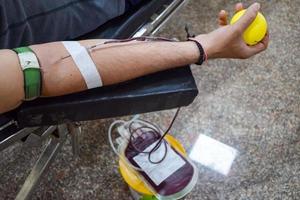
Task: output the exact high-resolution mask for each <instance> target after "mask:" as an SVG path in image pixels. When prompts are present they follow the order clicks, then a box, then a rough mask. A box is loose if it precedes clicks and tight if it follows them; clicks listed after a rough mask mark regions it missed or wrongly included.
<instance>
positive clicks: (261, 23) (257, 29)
mask: <svg viewBox="0 0 300 200" xmlns="http://www.w3.org/2000/svg"><path fill="white" fill-rule="evenodd" d="M245 12H246V10H241V11H239V12H237V13H236V14H235V15H234V16H233V17H232V19H231V21H230V24H234V23H235V22H236V21H238V19H239V18H240V17H241V16H243V15H244V13H245ZM267 28H268V24H267V21H266V19H265V17H264V16H263V15H262V14H261V13H260V12H258V14H257V16H256V18H255V19H254V21H253V22H252V24H250V26H249V27H248V28H247V29H246V31H245V32H244V34H243V38H244V41H245V42H246V43H247V44H249V45H255V44H257V43H259V42H260V41H261V40H262V39H263V38H264V37H265V35H266V33H267Z"/></svg>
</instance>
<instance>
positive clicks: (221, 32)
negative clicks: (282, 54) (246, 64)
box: [195, 3, 269, 59]
mask: <svg viewBox="0 0 300 200" xmlns="http://www.w3.org/2000/svg"><path fill="white" fill-rule="evenodd" d="M242 9H243V5H242V4H241V3H238V4H236V6H235V10H236V12H238V11H240V10H242ZM259 9H260V4H258V3H254V4H252V5H251V6H250V7H249V8H248V9H247V11H246V13H245V14H244V15H243V16H242V17H241V18H240V19H239V20H238V21H237V22H236V23H235V24H233V25H228V22H227V15H228V14H227V12H226V11H225V10H222V11H220V13H219V25H220V27H219V28H218V29H216V30H214V31H213V32H210V33H208V34H203V35H198V36H196V37H195V39H196V40H198V41H199V42H200V43H201V44H202V46H203V48H204V50H205V52H206V54H207V56H208V58H241V59H246V58H249V57H251V56H253V55H255V54H258V53H259V52H261V51H264V50H265V49H266V48H267V47H268V42H269V34H268V33H267V34H266V36H265V37H264V39H263V40H262V41H261V42H259V43H258V44H256V45H253V46H248V45H247V44H246V43H245V42H244V40H243V37H242V36H243V32H244V31H245V30H246V29H247V28H248V26H249V25H250V24H251V23H252V21H253V20H254V19H255V17H256V15H257V13H258V11H259Z"/></svg>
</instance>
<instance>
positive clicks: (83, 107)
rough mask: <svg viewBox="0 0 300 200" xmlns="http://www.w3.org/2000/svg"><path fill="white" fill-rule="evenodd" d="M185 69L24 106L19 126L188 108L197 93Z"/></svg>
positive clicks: (38, 100)
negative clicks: (181, 107) (180, 107)
mask: <svg viewBox="0 0 300 200" xmlns="http://www.w3.org/2000/svg"><path fill="white" fill-rule="evenodd" d="M191 77H192V74H191V70H190V68H189V67H188V66H186V67H181V68H177V69H172V70H168V71H164V72H160V73H156V74H152V75H149V76H145V77H141V78H138V79H135V80H132V81H129V82H126V83H122V84H119V85H113V86H108V87H102V88H96V89H92V90H88V91H85V92H81V93H77V94H72V95H66V96H61V97H55V98H40V99H37V100H35V101H32V102H26V103H24V104H23V105H22V106H21V107H20V109H19V110H18V112H17V118H18V122H19V124H20V125H21V126H37V125H39V126H40V125H51V124H59V123H63V122H68V121H83V120H93V119H100V118H107V117H115V116H121V115H129V114H136V113H144V112H150V111H157V110H164V109H170V108H174V107H179V106H186V105H189V104H190V103H191V102H192V101H193V100H194V98H195V97H196V96H197V94H198V90H197V87H196V84H195V81H194V79H193V78H191Z"/></svg>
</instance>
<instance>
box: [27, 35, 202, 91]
mask: <svg viewBox="0 0 300 200" xmlns="http://www.w3.org/2000/svg"><path fill="white" fill-rule="evenodd" d="M98 42H99V41H97V40H93V41H88V40H87V41H81V44H82V45H83V46H87V45H91V44H96V43H98ZM32 49H33V50H34V51H35V53H36V55H37V56H38V57H39V59H40V63H41V67H42V76H43V84H42V85H43V89H42V95H43V96H58V95H63V94H69V93H74V92H79V91H82V90H85V89H87V87H86V85H85V82H84V80H83V78H82V76H81V74H80V72H79V70H78V68H77V67H76V65H75V64H74V62H73V60H72V58H71V57H68V58H67V59H64V60H61V57H62V56H64V55H68V52H67V51H66V49H65V48H64V47H63V45H62V43H61V42H56V43H51V44H44V45H35V46H32ZM197 51H198V49H197V47H196V46H195V44H193V43H192V42H130V43H124V44H109V45H105V46H104V47H102V48H101V49H97V50H94V51H93V52H91V57H92V59H93V61H94V63H95V64H96V66H97V69H98V72H99V74H100V76H101V78H102V81H103V84H104V85H110V84H115V83H119V82H123V81H126V80H130V79H133V78H136V77H139V76H143V75H146V74H150V73H154V72H157V71H161V70H165V69H168V68H172V67H176V66H182V65H185V64H189V63H193V62H195V61H196V60H197V57H198V56H199V55H198V54H199V52H197ZM50 56H51V58H49V57H50Z"/></svg>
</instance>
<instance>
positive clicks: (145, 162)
mask: <svg viewBox="0 0 300 200" xmlns="http://www.w3.org/2000/svg"><path fill="white" fill-rule="evenodd" d="M156 143H157V142H154V143H153V144H151V145H150V146H149V147H147V148H146V149H145V150H144V151H147V152H148V151H150V150H151V149H152V148H154V146H155V144H156ZM164 154H165V145H164V144H163V143H162V144H161V145H160V147H159V148H158V149H157V150H156V151H155V152H153V153H152V154H151V160H152V161H154V162H155V161H159V160H160V159H161V158H162V157H163V156H164ZM133 160H134V161H135V162H136V163H137V164H138V165H139V166H140V168H141V169H143V171H144V172H145V173H146V174H147V175H148V176H149V177H150V178H151V180H152V181H153V182H154V183H155V184H156V185H159V184H161V183H162V182H163V181H164V180H166V179H167V178H168V177H169V176H170V175H172V174H173V173H174V172H176V171H177V170H178V169H180V168H181V167H182V166H184V165H185V163H186V162H185V160H183V159H182V158H181V157H180V156H179V155H178V154H176V153H175V152H174V150H173V149H172V148H171V147H170V145H169V144H167V155H166V158H165V159H164V160H163V161H162V162H161V163H158V164H153V163H151V162H150V161H149V159H148V154H145V153H140V154H138V155H137V156H135V157H134V158H133Z"/></svg>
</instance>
